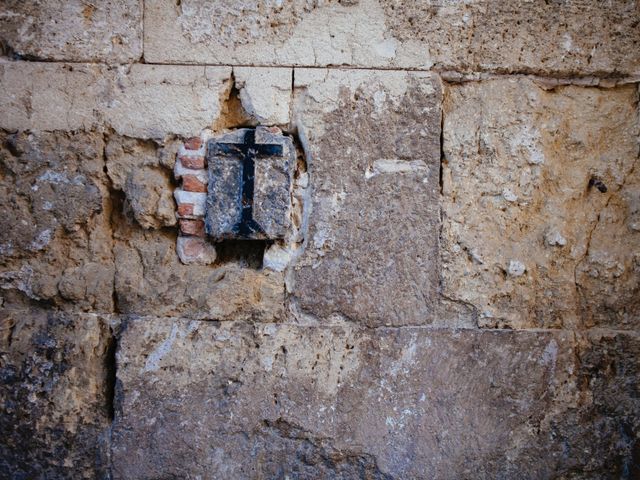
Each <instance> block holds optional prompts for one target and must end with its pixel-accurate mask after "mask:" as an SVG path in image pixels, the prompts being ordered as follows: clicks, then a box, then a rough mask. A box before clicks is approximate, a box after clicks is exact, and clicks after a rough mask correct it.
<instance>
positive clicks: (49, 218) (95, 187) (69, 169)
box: [0, 132, 114, 312]
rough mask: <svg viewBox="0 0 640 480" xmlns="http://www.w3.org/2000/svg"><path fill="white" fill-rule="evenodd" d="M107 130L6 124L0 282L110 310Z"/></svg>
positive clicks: (77, 305)
mask: <svg viewBox="0 0 640 480" xmlns="http://www.w3.org/2000/svg"><path fill="white" fill-rule="evenodd" d="M103 148H104V142H103V138H102V135H100V134H95V133H80V132H78V133H65V132H60V133H40V134H36V133H6V132H0V167H1V169H2V180H1V181H0V192H1V194H0V198H1V200H0V203H1V206H0V208H1V209H2V211H3V212H4V228H3V229H2V231H1V232H0V254H1V258H0V286H1V288H2V289H3V290H6V291H8V292H14V293H15V292H20V293H21V294H22V295H24V296H26V297H28V298H30V299H32V300H36V301H46V302H52V303H54V304H57V305H59V306H63V307H65V308H69V309H74V310H76V309H79V310H92V309H95V310H97V311H103V312H104V311H111V309H112V292H113V273H114V269H113V257H112V252H111V233H110V226H109V216H108V210H109V208H110V200H109V193H108V191H107V188H106V187H105V183H106V178H105V177H106V175H105V174H104V171H103V166H104V161H103V156H102V151H103Z"/></svg>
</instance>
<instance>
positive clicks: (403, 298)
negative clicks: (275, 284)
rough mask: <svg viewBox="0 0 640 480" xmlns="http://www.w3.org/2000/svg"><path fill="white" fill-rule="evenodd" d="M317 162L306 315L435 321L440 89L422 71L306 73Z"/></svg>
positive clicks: (303, 283) (297, 275) (300, 89)
mask: <svg viewBox="0 0 640 480" xmlns="http://www.w3.org/2000/svg"><path fill="white" fill-rule="evenodd" d="M295 89H296V99H295V102H296V103H295V108H294V115H295V124H296V127H297V129H298V132H299V135H300V139H301V141H302V144H303V147H304V150H305V155H306V157H307V162H308V171H309V186H310V187H309V190H310V191H311V193H310V194H309V195H310V205H311V208H310V212H311V213H310V214H309V215H308V218H306V219H305V223H307V224H308V231H307V236H306V238H307V239H306V242H305V247H304V252H303V253H302V254H301V256H300V258H299V259H298V261H297V264H296V265H295V268H294V272H293V273H292V275H291V277H290V278H289V288H290V290H291V291H292V293H293V298H294V299H295V301H296V302H297V303H298V306H299V307H300V308H301V310H302V311H304V312H306V313H310V314H313V315H317V316H321V317H327V316H329V315H331V314H334V313H335V314H339V315H342V316H346V317H348V318H350V319H352V320H354V321H357V322H363V323H366V324H368V325H372V326H373V325H375V326H378V325H383V324H391V325H410V324H424V323H429V322H431V321H432V319H433V318H432V317H433V312H434V305H435V303H436V300H437V299H436V286H437V281H438V277H437V269H438V255H437V248H438V231H439V204H438V190H439V185H438V177H439V161H440V147H439V143H440V105H441V87H440V84H439V82H438V80H437V79H436V78H434V77H432V76H430V75H428V74H425V73H407V72H371V71H359V70H357V71H354V70H351V71H349V70H330V71H325V70H304V69H302V70H297V71H296V85H295Z"/></svg>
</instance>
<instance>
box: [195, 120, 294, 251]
mask: <svg viewBox="0 0 640 480" xmlns="http://www.w3.org/2000/svg"><path fill="white" fill-rule="evenodd" d="M207 163H208V166H209V189H208V194H207V205H206V220H205V223H206V233H207V234H208V235H210V236H211V237H212V238H213V239H214V240H223V239H226V238H236V239H281V238H284V237H285V234H286V232H287V230H288V229H289V225H290V220H289V207H290V204H291V200H290V198H291V193H290V190H291V177H292V174H293V167H294V165H295V150H294V147H293V142H292V140H291V138H289V137H286V136H284V135H282V134H280V133H279V130H278V129H272V130H269V129H267V128H265V127H258V128H256V129H255V130H253V129H246V128H245V129H241V130H238V131H236V132H233V133H230V134H227V135H224V136H222V137H219V138H215V139H211V140H209V143H208V153H207Z"/></svg>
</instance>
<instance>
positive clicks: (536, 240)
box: [442, 79, 640, 328]
mask: <svg viewBox="0 0 640 480" xmlns="http://www.w3.org/2000/svg"><path fill="white" fill-rule="evenodd" d="M445 99H446V101H445V103H444V132H443V138H444V160H443V202H444V205H443V214H444V217H443V218H444V225H443V232H442V240H443V245H442V266H443V273H442V279H443V293H444V295H445V296H446V297H448V298H451V299H455V300H457V301H460V302H463V303H466V304H467V305H471V306H473V307H474V308H475V309H476V311H477V312H478V314H479V321H480V324H481V326H489V327H502V326H509V327H512V328H529V327H560V326H563V327H565V328H567V327H568V328H571V327H576V326H580V325H593V324H594V322H595V323H598V324H604V323H607V324H609V325H616V326H618V327H622V328H625V327H627V326H633V325H637V318H638V316H637V311H638V310H637V309H638V303H637V301H636V300H635V298H634V295H633V293H632V292H633V291H637V288H638V273H637V266H634V265H635V263H634V262H636V260H634V258H635V257H634V253H633V248H629V247H630V246H633V245H637V242H638V241H639V240H638V238H637V237H638V235H639V234H638V232H636V231H634V230H633V228H631V224H632V223H633V222H632V221H631V220H630V218H631V217H629V216H628V215H629V214H630V213H631V211H632V210H634V209H635V208H636V207H635V206H634V205H635V204H636V203H637V202H636V199H635V197H634V195H633V194H632V193H631V191H632V190H633V185H635V184H636V180H633V178H632V177H633V175H632V173H633V171H634V165H635V164H636V163H637V157H638V146H637V141H638V135H639V132H640V125H639V121H638V115H637V110H636V108H635V106H634V105H636V103H637V92H636V90H635V88H634V87H631V86H628V87H619V88H612V89H597V88H581V87H558V88H556V89H554V90H546V89H543V88H541V87H540V86H538V85H536V83H534V82H532V81H531V80H527V79H508V80H506V79H505V80H492V81H487V82H482V83H469V84H464V85H453V86H450V87H448V89H447V92H446V95H445ZM594 181H600V182H602V183H603V184H605V185H606V187H607V188H606V191H605V192H602V191H601V190H599V189H598V188H596V187H595V186H594ZM605 231H606V232H607V233H606V234H605V233H604V232H605ZM605 236H606V240H605ZM589 272H591V273H589ZM634 312H636V314H634ZM634 318H635V320H634Z"/></svg>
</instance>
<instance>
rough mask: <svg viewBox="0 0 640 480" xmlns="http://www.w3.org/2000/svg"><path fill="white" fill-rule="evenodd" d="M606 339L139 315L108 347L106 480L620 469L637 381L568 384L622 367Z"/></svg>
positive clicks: (539, 474) (617, 378)
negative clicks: (110, 417)
mask: <svg viewBox="0 0 640 480" xmlns="http://www.w3.org/2000/svg"><path fill="white" fill-rule="evenodd" d="M613 340H614V341H615V342H617V343H618V344H620V345H624V346H625V348H624V349H622V348H621V349H616V351H619V352H620V353H613V354H612V353H607V350H606V346H605V345H606V344H604V345H603V344H602V343H600V342H596V343H590V342H588V341H585V342H584V343H582V342H580V343H577V342H576V341H574V338H573V335H572V334H570V333H567V332H549V331H547V332H510V331H502V332H499V331H492V332H488V331H484V332H483V331H478V330H459V331H455V330H447V329H441V330H431V329H427V328H411V327H409V328H402V329H395V328H392V329H385V328H381V329H373V330H372V329H365V328H358V327H357V326H355V325H353V324H343V325H336V326H334V327H331V328H321V327H317V326H316V327H304V326H299V325H262V326H259V325H255V326H251V325H248V324H246V323H235V322H231V323H228V322H225V323H223V324H220V325H218V324H212V323H208V322H189V321H178V320H171V319H155V318H154V319H152V318H141V319H136V320H134V321H131V322H130V323H129V324H128V325H127V328H126V329H125V330H124V335H123V337H122V338H121V340H120V347H121V348H120V350H119V352H118V365H119V368H118V381H119V382H120V385H121V386H122V390H121V392H122V396H120V397H119V400H120V402H121V403H119V404H118V409H117V411H118V412H119V414H118V416H117V418H116V421H115V424H114V429H113V436H112V439H113V447H112V448H113V450H112V451H113V461H114V464H115V465H117V466H118V468H117V469H116V470H115V478H131V477H153V476H155V475H159V474H161V473H162V474H164V475H167V474H176V475H181V476H194V477H195V476H198V475H201V476H203V477H212V478H213V477H225V478H262V477H266V478H271V477H274V476H289V477H291V478H294V477H299V478H376V479H389V478H420V479H422V478H424V479H426V478H449V477H455V478H471V477H473V478H498V477H505V478H511V477H517V476H519V475H520V474H521V473H522V472H527V473H528V475H530V476H531V477H532V478H551V477H554V476H559V477H562V476H563V474H566V473H567V472H570V471H582V472H584V473H586V474H587V475H592V476H596V477H597V476H598V474H600V473H603V472H616V471H617V472H621V471H622V468H624V467H623V463H622V462H621V457H620V455H621V453H620V450H619V447H620V446H621V445H625V447H624V448H627V443H625V442H626V441H625V440H624V439H623V435H621V434H620V432H619V430H618V428H619V426H620V425H622V424H623V423H624V422H626V421H629V420H630V419H632V418H633V416H634V415H635V413H637V411H638V402H637V397H634V393H633V392H634V389H633V387H632V386H626V385H625V383H624V378H625V377H624V375H622V374H621V375H613V376H608V375H607V376H602V377H598V378H599V383H598V384H597V385H595V386H594V387H595V388H594V390H591V389H590V388H589V386H588V384H586V383H583V382H581V381H580V379H581V378H582V375H584V374H588V373H589V371H590V370H589V369H595V370H597V371H602V364H603V363H606V362H607V361H611V360H614V361H615V362H623V363H620V367H622V366H623V365H626V368H631V367H632V365H631V364H630V363H628V361H627V360H625V357H624V354H623V353H622V352H623V351H625V352H628V353H629V354H631V353H632V352H634V351H635V350H634V349H637V339H634V338H633V337H622V336H614V337H613ZM578 357H580V358H581V359H583V361H584V362H585V364H584V367H582V366H581V365H580V364H579V363H578V360H577V358H578ZM616 364H617V363H616ZM635 368H636V370H637V367H635ZM632 371H633V370H632ZM177 372H179V374H177ZM608 387H609V388H611V387H615V388H616V389H617V392H618V396H619V397H620V399H621V401H622V402H624V407H623V408H619V409H618V408H617V407H616V405H617V404H618V402H617V401H616V400H614V399H612V398H611V397H609V396H608V393H607V388H608ZM594 399H596V400H595V403H594ZM634 412H635V413H634ZM574 422H575V423H574ZM633 422H635V421H633ZM185 425H189V427H190V428H185V427H184V426H185ZM618 442H621V443H618ZM505 452H509V453H508V455H506V454H505ZM194 458H197V459H198V461H197V462H194V461H193V459H194ZM541 459H544V461H541Z"/></svg>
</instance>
